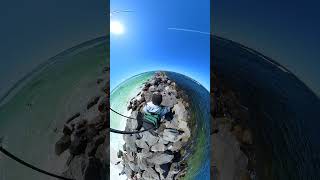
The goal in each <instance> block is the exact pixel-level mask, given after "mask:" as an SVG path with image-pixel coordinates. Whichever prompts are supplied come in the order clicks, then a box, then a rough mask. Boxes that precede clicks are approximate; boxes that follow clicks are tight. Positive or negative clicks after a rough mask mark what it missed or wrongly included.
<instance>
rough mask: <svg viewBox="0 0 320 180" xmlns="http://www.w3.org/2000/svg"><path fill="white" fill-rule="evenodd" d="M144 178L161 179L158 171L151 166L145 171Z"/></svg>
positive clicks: (145, 179)
mask: <svg viewBox="0 0 320 180" xmlns="http://www.w3.org/2000/svg"><path fill="white" fill-rule="evenodd" d="M142 178H143V179H144V180H160V177H159V175H158V173H157V172H156V171H155V170H153V168H150V167H149V168H147V169H146V170H145V171H144V172H143V174H142Z"/></svg>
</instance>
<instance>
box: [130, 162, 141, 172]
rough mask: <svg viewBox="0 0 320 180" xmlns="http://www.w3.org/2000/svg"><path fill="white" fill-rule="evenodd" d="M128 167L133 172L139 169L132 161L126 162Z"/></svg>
mask: <svg viewBox="0 0 320 180" xmlns="http://www.w3.org/2000/svg"><path fill="white" fill-rule="evenodd" d="M128 165H129V167H130V168H131V170H132V171H134V172H138V171H139V167H138V165H137V164H135V163H133V162H129V163H128Z"/></svg>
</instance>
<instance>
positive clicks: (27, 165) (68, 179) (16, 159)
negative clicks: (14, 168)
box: [0, 142, 75, 180]
mask: <svg viewBox="0 0 320 180" xmlns="http://www.w3.org/2000/svg"><path fill="white" fill-rule="evenodd" d="M0 151H1V152H2V153H3V154H5V155H6V156H8V157H9V158H11V159H13V160H14V161H16V162H18V163H20V164H22V165H23V166H26V167H28V168H30V169H33V170H34V171H37V172H39V173H42V174H45V175H48V176H51V177H54V178H58V179H62V180H75V179H71V178H66V177H63V176H59V175H57V174H54V173H51V172H48V171H45V170H43V169H40V168H38V167H36V166H34V165H32V164H29V163H27V162H25V161H24V160H22V159H20V158H18V157H17V156H15V155H13V154H12V153H10V152H9V151H7V150H6V149H4V147H2V144H1V142H0Z"/></svg>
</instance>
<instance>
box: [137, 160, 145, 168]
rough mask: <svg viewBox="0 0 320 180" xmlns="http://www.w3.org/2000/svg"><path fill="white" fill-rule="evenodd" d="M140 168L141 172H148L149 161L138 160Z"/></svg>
mask: <svg viewBox="0 0 320 180" xmlns="http://www.w3.org/2000/svg"><path fill="white" fill-rule="evenodd" d="M137 163H138V167H139V169H141V170H146V169H147V168H148V164H147V160H146V159H138V160H137Z"/></svg>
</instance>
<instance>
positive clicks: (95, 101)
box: [87, 96, 100, 109]
mask: <svg viewBox="0 0 320 180" xmlns="http://www.w3.org/2000/svg"><path fill="white" fill-rule="evenodd" d="M99 99H100V96H96V97H92V98H91V99H90V100H89V102H88V104H87V109H90V108H91V107H92V106H94V105H96V104H97V103H98V101H99Z"/></svg>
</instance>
